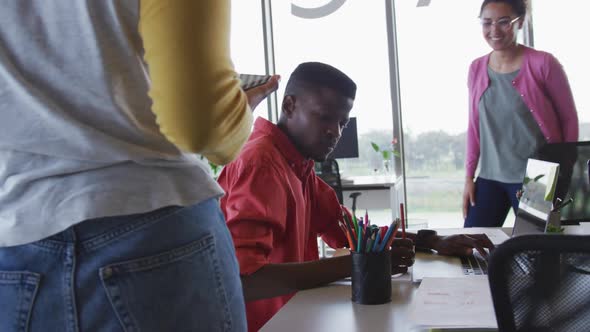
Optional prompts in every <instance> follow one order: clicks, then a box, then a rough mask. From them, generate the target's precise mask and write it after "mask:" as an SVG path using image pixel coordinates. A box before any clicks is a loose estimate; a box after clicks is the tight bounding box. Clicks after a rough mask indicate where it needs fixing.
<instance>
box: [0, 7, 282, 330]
mask: <svg viewBox="0 0 590 332" xmlns="http://www.w3.org/2000/svg"><path fill="white" fill-rule="evenodd" d="M229 21H230V1H229V0H199V1H193V0H178V1H157V0H130V1H118V0H104V1H59V2H54V1H51V2H49V1H35V0H19V1H10V2H8V3H7V4H6V3H5V4H4V7H3V9H2V11H0V108H1V110H0V308H2V310H0V331H14V330H16V331H25V330H28V331H181V330H186V331H197V330H202V331H221V330H223V331H241V330H245V329H246V325H245V317H244V315H245V314H244V303H243V297H242V289H241V286H240V281H239V275H238V266H237V264H236V260H235V256H234V249H233V245H232V242H231V237H230V234H229V233H228V231H227V229H226V227H225V221H224V220H223V215H222V213H221V212H220V210H219V203H218V198H219V197H220V196H221V195H222V193H223V192H222V190H221V189H220V187H219V186H218V185H217V184H216V182H215V181H214V180H213V179H212V178H211V176H210V174H209V170H208V166H207V165H206V164H204V163H203V162H201V161H200V157H199V156H198V155H196V153H199V154H202V155H205V156H206V157H207V158H208V159H209V160H211V161H212V162H215V163H217V164H224V163H227V162H229V161H231V160H232V158H234V157H235V155H236V154H237V152H238V151H239V150H240V148H241V145H242V143H243V142H244V141H245V140H246V138H247V137H248V135H249V133H250V126H251V123H252V114H251V110H252V109H253V108H254V107H255V106H256V105H257V104H258V103H259V102H260V101H262V100H263V99H264V98H265V97H266V96H267V95H268V94H269V93H271V92H272V91H274V90H275V89H276V88H277V81H278V80H277V79H278V78H277V77H274V78H273V79H271V81H270V82H269V83H267V84H266V85H264V86H261V87H258V88H255V89H252V90H249V91H248V92H247V93H244V92H243V91H242V90H241V89H240V87H239V82H238V80H237V79H236V73H235V71H234V69H233V66H232V63H231V59H230V55H229V54H230V52H229V31H230V26H229Z"/></svg>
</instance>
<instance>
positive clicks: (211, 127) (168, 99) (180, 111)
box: [139, 0, 252, 164]
mask: <svg viewBox="0 0 590 332" xmlns="http://www.w3.org/2000/svg"><path fill="white" fill-rule="evenodd" d="M229 18H230V1H227V0H221V1H220V0H199V1H195V0H176V1H161V0H142V1H141V11H140V22H139V27H140V32H141V35H142V37H143V44H144V48H145V59H146V61H147V63H148V64H149V68H150V69H149V71H150V77H151V80H152V85H151V89H150V96H151V97H152V99H153V102H154V104H153V106H152V110H153V111H154V112H155V113H156V115H157V120H158V123H159V125H160V129H161V131H162V133H163V134H164V135H166V137H167V138H168V139H169V140H170V141H172V142H173V143H174V144H175V145H177V146H179V147H180V148H182V149H185V150H187V151H191V152H199V153H202V154H204V155H205V156H207V158H208V159H209V160H211V161H212V162H214V163H217V164H226V163H227V162H229V161H230V160H231V159H233V157H235V155H236V154H237V152H238V151H239V149H240V148H241V146H242V144H243V143H244V142H245V140H246V138H247V137H248V135H249V133H250V127H251V125H252V115H251V112H250V110H249V109H248V106H247V100H246V97H245V95H244V93H243V92H242V91H241V89H240V88H239V84H238V81H237V80H236V78H235V71H234V69H233V66H232V63H231V59H230V47H229V35H230V33H229V32H230V20H229Z"/></svg>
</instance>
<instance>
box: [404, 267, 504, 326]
mask: <svg viewBox="0 0 590 332" xmlns="http://www.w3.org/2000/svg"><path fill="white" fill-rule="evenodd" d="M410 317H411V319H412V320H413V321H414V323H415V324H416V325H419V326H422V327H427V328H497V327H498V325H497V324H496V315H495V314H494V306H493V303H492V295H491V293H490V287H489V284H488V278H487V277H486V276H471V277H468V278H424V279H423V280H422V284H420V287H419V288H418V291H417V292H416V295H415V296H414V299H413V301H412V307H411V310H410Z"/></svg>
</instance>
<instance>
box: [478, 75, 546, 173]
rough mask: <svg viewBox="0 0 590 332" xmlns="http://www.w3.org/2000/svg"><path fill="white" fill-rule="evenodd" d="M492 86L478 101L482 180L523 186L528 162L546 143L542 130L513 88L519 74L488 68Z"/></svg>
mask: <svg viewBox="0 0 590 332" xmlns="http://www.w3.org/2000/svg"><path fill="white" fill-rule="evenodd" d="M488 75H489V78H490V85H489V87H488V88H487V89H486V91H485V92H484V93H483V95H482V97H481V99H480V101H479V137H480V142H481V143H480V144H481V145H480V146H481V154H480V163H479V165H480V171H479V176H480V177H482V178H484V179H488V180H495V181H499V182H504V183H522V179H523V177H524V173H525V169H526V163H527V159H528V158H530V157H531V156H532V155H533V154H534V153H535V151H536V150H537V149H538V148H539V147H540V146H541V145H542V144H543V143H545V138H544V137H543V134H542V132H541V129H540V128H539V126H538V125H537V123H536V122H535V120H534V119H533V116H532V115H531V113H530V111H529V108H528V107H527V106H526V104H525V103H524V101H523V100H522V97H521V96H520V95H519V94H518V92H517V91H516V90H515V89H514V87H513V86H512V81H513V80H514V78H515V77H516V76H517V75H518V71H515V72H512V73H497V72H494V71H493V70H491V69H490V68H489V67H488Z"/></svg>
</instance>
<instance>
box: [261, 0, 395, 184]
mask: <svg viewBox="0 0 590 332" xmlns="http://www.w3.org/2000/svg"><path fill="white" fill-rule="evenodd" d="M291 2H292V3H293V5H295V6H298V7H301V8H309V7H318V4H317V3H318V1H302V0H299V1H274V2H273V3H272V5H273V7H272V13H273V25H274V36H275V55H276V66H277V73H279V74H282V75H283V78H284V79H285V82H286V79H288V77H289V75H290V74H291V72H292V71H293V70H294V69H295V67H296V66H297V65H298V64H300V63H302V62H306V61H320V62H325V63H327V64H330V65H332V66H335V67H336V68H338V69H340V70H342V71H343V72H344V73H346V74H347V75H349V76H350V77H351V78H352V79H353V80H354V81H355V82H356V84H357V95H356V100H355V103H354V108H353V109H352V112H351V113H350V116H354V117H356V118H357V130H358V135H359V155H360V158H355V159H341V160H339V161H338V162H339V164H340V170H341V174H342V175H343V176H344V177H347V176H357V175H372V174H373V173H374V171H373V170H374V169H375V168H378V169H380V168H381V165H382V161H381V159H379V158H378V157H379V156H378V155H377V154H376V153H375V152H374V151H373V150H372V148H371V145H370V140H372V139H375V136H376V135H377V136H383V137H384V139H383V141H385V142H391V140H392V126H393V120H392V109H391V97H390V87H389V60H388V50H387V30H386V17H385V6H384V3H383V2H382V1H346V2H344V4H343V5H342V6H341V7H340V8H338V9H337V10H336V11H334V12H333V13H331V14H329V15H327V16H323V17H319V18H313V19H310V18H302V17H298V16H296V14H297V11H295V12H293V11H292V7H291ZM326 2H327V1H323V3H326ZM328 2H334V3H335V1H328ZM278 97H279V98H278V100H279V104H280V101H281V100H282V98H283V91H279V94H278Z"/></svg>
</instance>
